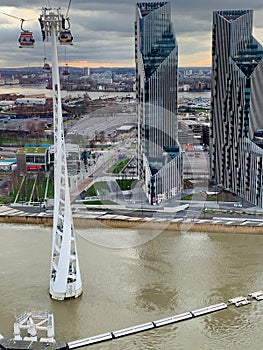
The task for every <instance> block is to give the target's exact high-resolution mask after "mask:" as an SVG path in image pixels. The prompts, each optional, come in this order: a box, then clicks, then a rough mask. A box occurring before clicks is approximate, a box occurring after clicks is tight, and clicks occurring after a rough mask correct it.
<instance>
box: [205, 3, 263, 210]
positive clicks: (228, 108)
mask: <svg viewBox="0 0 263 350" xmlns="http://www.w3.org/2000/svg"><path fill="white" fill-rule="evenodd" d="M252 29H253V10H251V9H245V10H223V11H215V12H214V13H213V32H212V66H213V67H212V89H211V96H212V97H211V129H210V131H211V133H210V151H211V162H210V172H211V180H212V181H213V182H214V183H215V184H218V185H220V186H222V187H223V188H224V189H227V190H229V191H230V192H232V193H235V194H237V195H238V196H240V197H241V198H242V200H243V199H245V200H247V201H249V202H251V203H253V204H255V205H258V206H260V207H262V205H263V198H262V157H263V149H262V148H263V117H262V113H263V98H262V93H263V59H262V57H263V47H262V45H261V44H260V43H259V42H258V41H257V40H256V39H255V38H254V36H253V34H252Z"/></svg>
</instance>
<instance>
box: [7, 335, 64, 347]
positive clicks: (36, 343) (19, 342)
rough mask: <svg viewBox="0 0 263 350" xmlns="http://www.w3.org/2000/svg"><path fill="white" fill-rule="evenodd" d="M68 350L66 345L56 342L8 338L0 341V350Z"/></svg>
mask: <svg viewBox="0 0 263 350" xmlns="http://www.w3.org/2000/svg"><path fill="white" fill-rule="evenodd" d="M1 349H4V350H29V349H30V350H47V349H48V350H68V349H69V348H68V345H67V343H64V342H60V341H56V342H54V343H49V342H45V341H30V340H29V341H27V340H14V339H10V338H3V339H0V350H1Z"/></svg>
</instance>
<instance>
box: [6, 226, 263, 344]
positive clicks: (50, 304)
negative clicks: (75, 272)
mask: <svg viewBox="0 0 263 350" xmlns="http://www.w3.org/2000/svg"><path fill="white" fill-rule="evenodd" d="M0 229H1V231H0V232H1V233H0V246H1V251H0V264H1V270H0V276H1V284H0V285H1V289H0V290H1V298H0V314H1V318H0V333H1V334H3V335H4V336H7V337H12V331H13V323H14V320H15V316H16V315H19V314H20V313H22V312H24V311H30V310H44V311H49V312H53V313H54V318H55V337H56V339H57V340H64V341H67V342H68V341H73V340H77V339H80V338H85V337H89V336H93V335H97V334H101V333H104V332H108V331H114V330H118V329H122V328H125V327H129V326H134V325H137V324H140V323H145V322H148V321H154V320H157V319H160V318H164V317H168V316H172V315H176V314H179V313H182V312H186V311H190V310H195V309H198V308H201V307H205V306H208V305H212V304H215V303H220V302H227V301H228V299H229V298H233V297H237V296H240V295H244V296H247V295H248V294H249V293H251V292H255V291H257V290H260V289H262V288H263V269H262V261H263V236H261V235H246V234H224V233H221V234H215V233H213V234H212V233H205V232H204V233H189V232H171V231H164V232H160V233H159V234H158V235H153V236H152V234H151V232H147V231H142V230H141V231H140V227H138V229H133V230H129V229H126V230H120V229H119V230H114V231H113V230H112V229H110V228H108V227H100V228H97V229H86V230H76V233H77V244H78V253H79V261H80V266H81V273H82V282H83V295H82V296H81V297H80V298H78V299H76V300H69V301H65V302H61V301H54V300H51V299H50V297H49V294H48V287H49V267H50V255H51V228H44V227H41V226H27V225H7V224H0ZM131 237H132V239H131ZM142 237H143V239H142ZM97 238H98V239H97ZM134 239H137V242H141V241H142V240H143V241H145V243H144V244H130V242H135V240H134ZM119 240H121V241H122V242H123V244H121V245H120V246H122V247H125V248H118V249H117V248H116V247H117V246H118V244H116V242H118V241H119ZM103 242H108V243H107V244H104V243H103ZM111 243H112V244H111ZM125 243H127V244H125ZM113 247H115V248H113ZM262 328H263V302H253V303H252V304H251V305H247V306H244V307H240V308H236V307H234V306H229V307H228V309H226V310H223V311H219V312H216V313H212V314H209V315H207V316H201V317H197V318H194V319H191V320H188V321H183V322H180V323H177V324H174V325H169V326H166V327H162V328H159V329H155V330H151V331H148V332H143V333H138V334H136V335H132V336H129V337H126V338H121V339H116V340H112V341H110V342H106V343H102V344H98V345H93V346H92V347H90V348H91V349H102V350H104V349H114V350H131V349H136V350H137V349H142V350H144V349H151V350H157V349H158V350H159V349H161V350H172V349H181V350H188V349H189V350H192V349H194V350H199V349H202V350H211V349H213V350H219V349H220V350H221V349H224V350H228V349H229V350H233V349H234V350H244V349H252V350H261V349H262V342H263V334H262Z"/></svg>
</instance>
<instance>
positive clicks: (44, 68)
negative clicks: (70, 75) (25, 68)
mask: <svg viewBox="0 0 263 350" xmlns="http://www.w3.org/2000/svg"><path fill="white" fill-rule="evenodd" d="M50 71H51V68H50V65H49V64H48V63H44V66H43V72H45V73H49V72H50Z"/></svg>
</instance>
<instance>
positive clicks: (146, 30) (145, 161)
mask: <svg viewBox="0 0 263 350" xmlns="http://www.w3.org/2000/svg"><path fill="white" fill-rule="evenodd" d="M135 61H136V93H137V101H138V160H139V161H138V164H139V169H138V170H139V176H140V178H141V179H142V180H143V183H144V191H145V193H146V194H147V197H148V199H149V202H150V203H151V204H155V203H156V202H160V201H161V200H163V199H169V198H171V197H173V196H175V195H177V194H178V193H180V191H181V189H182V155H181V149H180V146H179V144H178V141H177V82H178V47H177V43H176V38H175V36H174V32H173V26H172V22H171V5H170V3H169V2H143V3H137V6H136V22H135Z"/></svg>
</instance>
